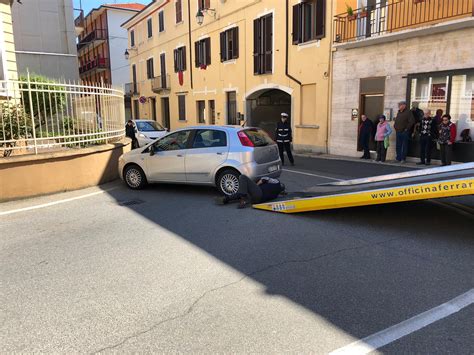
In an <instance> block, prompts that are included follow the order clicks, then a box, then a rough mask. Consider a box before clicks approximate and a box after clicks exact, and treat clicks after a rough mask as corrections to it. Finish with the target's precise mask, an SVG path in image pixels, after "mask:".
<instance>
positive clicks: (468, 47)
mask: <svg viewBox="0 0 474 355" xmlns="http://www.w3.org/2000/svg"><path fill="white" fill-rule="evenodd" d="M468 21H471V22H470V23H468V24H469V26H467V28H463V29H456V30H451V29H450V27H449V25H447V26H446V31H447V32H442V33H436V34H426V33H427V31H426V29H423V30H421V31H420V34H424V35H423V36H418V37H413V38H403V34H402V35H398V36H397V37H395V38H393V37H392V38H389V37H387V41H386V42H385V43H382V42H381V41H378V43H377V42H375V41H374V42H371V41H370V40H368V41H366V43H367V44H370V43H374V44H373V45H367V46H362V45H361V46H358V47H357V48H346V49H345V48H344V45H342V46H338V47H337V50H336V51H335V52H334V56H333V89H332V92H333V93H332V117H331V132H330V142H329V152H330V154H335V155H345V156H357V155H360V152H357V125H358V121H357V120H354V121H352V120H351V109H353V108H358V107H359V100H360V97H359V82H360V79H361V78H370V77H379V76H385V77H386V81H385V97H384V107H385V108H392V109H393V113H394V115H396V112H397V103H398V102H399V101H400V100H404V99H406V95H407V79H406V75H408V74H416V73H425V72H435V71H442V70H455V69H465V68H474V55H473V53H474V21H472V19H469V20H468ZM413 32H414V31H413ZM428 33H429V32H428ZM412 35H413V34H412ZM379 40H380V38H379ZM375 43H376V44H375ZM346 47H350V46H346ZM390 123H391V125H392V127H393V122H390ZM391 139H392V144H391V147H390V148H389V150H388V155H387V157H388V158H389V159H392V158H393V157H394V155H395V134H392V136H391Z"/></svg>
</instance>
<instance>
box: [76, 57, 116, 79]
mask: <svg viewBox="0 0 474 355" xmlns="http://www.w3.org/2000/svg"><path fill="white" fill-rule="evenodd" d="M109 67H110V66H109V59H108V58H101V57H97V58H94V59H93V60H90V61H88V62H86V63H84V64H83V65H81V66H80V67H79V74H80V75H83V74H86V73H89V72H91V71H96V72H101V71H104V70H107V69H109Z"/></svg>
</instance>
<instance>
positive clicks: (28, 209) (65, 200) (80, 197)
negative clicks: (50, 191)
mask: <svg viewBox="0 0 474 355" xmlns="http://www.w3.org/2000/svg"><path fill="white" fill-rule="evenodd" d="M117 188H118V186H117V187H112V188H110V189H107V190H101V191H96V192H91V193H89V194H85V195H80V196H76V197H71V198H66V199H63V200H58V201H53V202H48V203H43V204H41V205H35V206H29V207H24V208H18V209H15V210H10V211H4V212H0V216H6V215H9V214H13V213H19V212H26V211H31V210H36V209H39V208H45V207H50V206H54V205H59V204H61V203H66V202H71V201H75V200H80V199H83V198H87V197H91V196H95V195H99V194H103V193H105V192H109V191H112V190H115V189H117Z"/></svg>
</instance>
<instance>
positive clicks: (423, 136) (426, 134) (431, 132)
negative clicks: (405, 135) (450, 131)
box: [416, 110, 438, 165]
mask: <svg viewBox="0 0 474 355" xmlns="http://www.w3.org/2000/svg"><path fill="white" fill-rule="evenodd" d="M418 131H419V133H420V162H418V163H416V164H417V165H430V164H431V150H432V149H433V142H434V139H435V138H436V136H437V134H438V128H437V125H436V121H435V119H434V118H431V111H430V110H425V112H424V116H423V119H422V120H421V122H420V125H419V126H418Z"/></svg>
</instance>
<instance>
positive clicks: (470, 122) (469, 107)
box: [449, 72, 474, 141]
mask: <svg viewBox="0 0 474 355" xmlns="http://www.w3.org/2000/svg"><path fill="white" fill-rule="evenodd" d="M449 113H450V115H451V117H453V120H455V121H456V125H457V137H456V140H458V141H460V140H463V138H465V135H466V134H467V133H469V136H470V137H471V139H472V140H474V72H472V73H470V74H461V75H453V77H452V84H451V101H450V105H449ZM466 130H469V131H468V132H467V131H466ZM463 132H465V133H463Z"/></svg>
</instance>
